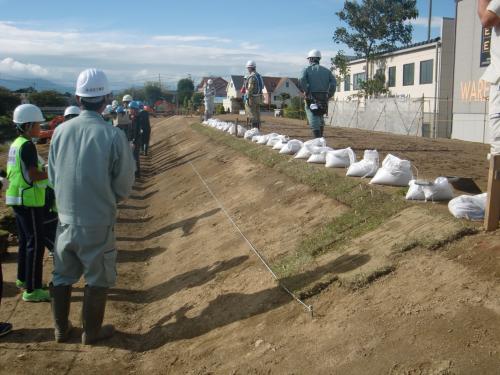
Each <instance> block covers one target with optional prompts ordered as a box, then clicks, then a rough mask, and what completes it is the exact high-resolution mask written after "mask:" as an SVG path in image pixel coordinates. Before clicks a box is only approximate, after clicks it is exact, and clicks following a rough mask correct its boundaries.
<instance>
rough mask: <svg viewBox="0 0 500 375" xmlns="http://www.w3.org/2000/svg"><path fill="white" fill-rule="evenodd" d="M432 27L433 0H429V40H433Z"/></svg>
mask: <svg viewBox="0 0 500 375" xmlns="http://www.w3.org/2000/svg"><path fill="white" fill-rule="evenodd" d="M431 27H432V0H429V21H428V25H427V41H430V40H431Z"/></svg>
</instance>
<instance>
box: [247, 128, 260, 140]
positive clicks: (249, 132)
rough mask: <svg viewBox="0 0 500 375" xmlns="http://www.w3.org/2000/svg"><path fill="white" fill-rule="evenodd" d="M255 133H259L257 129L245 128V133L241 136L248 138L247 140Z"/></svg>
mask: <svg viewBox="0 0 500 375" xmlns="http://www.w3.org/2000/svg"><path fill="white" fill-rule="evenodd" d="M256 135H260V132H259V129H257V128H252V129H250V130H247V131H246V132H245V134H244V135H243V138H245V139H248V140H252V138H253V137H255V136H256Z"/></svg>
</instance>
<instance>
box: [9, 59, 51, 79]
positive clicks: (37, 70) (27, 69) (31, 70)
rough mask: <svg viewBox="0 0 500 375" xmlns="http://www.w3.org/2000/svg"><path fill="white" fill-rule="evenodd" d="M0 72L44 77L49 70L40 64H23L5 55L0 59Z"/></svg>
mask: <svg viewBox="0 0 500 375" xmlns="http://www.w3.org/2000/svg"><path fill="white" fill-rule="evenodd" d="M0 72H2V73H9V74H12V75H16V76H19V75H22V76H26V75H28V76H36V77H44V76H47V75H48V74H49V71H48V70H47V69H45V68H43V67H41V66H40V65H36V64H25V63H22V62H20V61H16V60H14V59H13V58H12V57H7V58H5V59H3V60H1V61H0Z"/></svg>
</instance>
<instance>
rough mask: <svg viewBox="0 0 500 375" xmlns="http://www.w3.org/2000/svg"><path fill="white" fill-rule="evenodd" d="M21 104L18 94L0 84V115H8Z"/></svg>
mask: <svg viewBox="0 0 500 375" xmlns="http://www.w3.org/2000/svg"><path fill="white" fill-rule="evenodd" d="M19 104H21V99H20V98H19V96H17V95H15V94H13V93H12V92H10V91H9V90H8V89H6V88H5V87H1V86H0V116H3V115H10V113H11V112H12V111H14V109H15V108H16V107H17V106H18V105H19Z"/></svg>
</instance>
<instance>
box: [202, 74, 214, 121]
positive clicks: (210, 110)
mask: <svg viewBox="0 0 500 375" xmlns="http://www.w3.org/2000/svg"><path fill="white" fill-rule="evenodd" d="M203 94H204V95H205V121H206V120H208V119H209V118H211V117H212V116H213V115H214V111H215V85H214V81H213V80H212V79H209V80H208V81H207V83H206V84H205V89H204V90H203Z"/></svg>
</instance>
